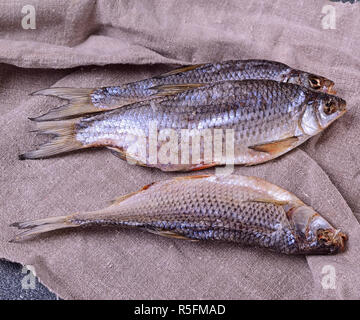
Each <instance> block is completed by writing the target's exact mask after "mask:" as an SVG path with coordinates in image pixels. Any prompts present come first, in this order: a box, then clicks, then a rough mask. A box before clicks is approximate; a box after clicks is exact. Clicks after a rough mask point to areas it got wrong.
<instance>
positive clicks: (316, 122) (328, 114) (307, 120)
mask: <svg viewBox="0 0 360 320" xmlns="http://www.w3.org/2000/svg"><path fill="white" fill-rule="evenodd" d="M345 112H346V101H345V100H343V99H341V98H339V97H336V96H331V95H328V94H317V96H316V97H315V98H314V99H312V98H311V99H309V100H308V102H307V104H306V106H305V110H304V112H303V114H302V116H301V118H300V121H299V126H300V127H301V130H302V131H303V132H304V133H305V134H307V135H311V136H313V135H315V134H318V133H319V132H320V131H322V130H324V129H325V128H326V127H328V126H329V125H330V124H331V123H332V122H334V121H335V120H336V119H338V118H339V117H341V116H342V115H343V114H344V113H345Z"/></svg>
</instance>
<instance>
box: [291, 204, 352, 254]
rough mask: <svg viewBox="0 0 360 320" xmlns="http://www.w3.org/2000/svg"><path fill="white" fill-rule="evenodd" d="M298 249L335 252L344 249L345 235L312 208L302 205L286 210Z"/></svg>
mask: <svg viewBox="0 0 360 320" xmlns="http://www.w3.org/2000/svg"><path fill="white" fill-rule="evenodd" d="M288 217H289V219H290V221H291V223H292V224H293V226H294V228H295V233H296V238H297V239H298V241H299V247H300V248H299V249H300V251H301V252H302V253H305V254H335V253H339V252H343V251H344V250H345V243H346V241H347V235H346V234H345V233H343V232H341V231H340V230H338V229H335V228H334V227H333V226H332V225H331V224H330V223H329V222H328V221H326V220H325V219H324V218H323V217H322V216H321V215H319V214H318V213H317V212H316V211H315V210H314V209H313V208H311V207H309V206H306V205H302V206H298V207H295V208H293V209H292V210H290V212H288Z"/></svg>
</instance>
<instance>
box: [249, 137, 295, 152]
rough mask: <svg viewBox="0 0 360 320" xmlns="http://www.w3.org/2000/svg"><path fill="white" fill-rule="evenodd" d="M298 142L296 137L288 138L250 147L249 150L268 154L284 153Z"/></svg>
mask: <svg viewBox="0 0 360 320" xmlns="http://www.w3.org/2000/svg"><path fill="white" fill-rule="evenodd" d="M298 141H299V138H297V137H289V138H286V139H283V140H278V141H272V142H268V143H264V144H258V145H254V146H250V147H249V148H250V149H253V150H255V151H260V152H266V153H270V154H278V153H282V152H285V151H286V150H288V149H290V148H293V147H294V145H295V143H296V142H298Z"/></svg>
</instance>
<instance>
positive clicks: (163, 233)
mask: <svg viewBox="0 0 360 320" xmlns="http://www.w3.org/2000/svg"><path fill="white" fill-rule="evenodd" d="M145 229H146V231H148V232H150V233H153V234H157V235H159V236H162V237H166V238H172V239H181V240H191V241H199V240H196V239H191V238H188V237H186V236H184V235H182V234H179V233H176V232H174V231H168V230H161V229H152V228H145Z"/></svg>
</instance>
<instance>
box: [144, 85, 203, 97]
mask: <svg viewBox="0 0 360 320" xmlns="http://www.w3.org/2000/svg"><path fill="white" fill-rule="evenodd" d="M206 85H208V84H207V83H186V84H164V85H160V86H155V87H151V88H149V89H150V90H154V91H156V93H154V94H153V95H152V96H157V97H161V96H168V95H173V94H176V93H181V92H184V91H187V90H191V89H196V88H200V87H203V86H206Z"/></svg>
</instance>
